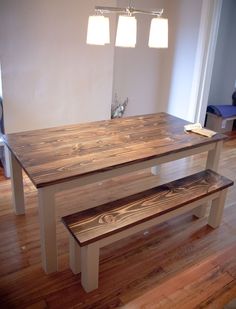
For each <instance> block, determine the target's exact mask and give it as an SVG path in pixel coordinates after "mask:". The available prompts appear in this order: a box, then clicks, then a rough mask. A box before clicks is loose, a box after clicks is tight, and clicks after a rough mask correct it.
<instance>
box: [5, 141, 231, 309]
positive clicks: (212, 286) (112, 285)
mask: <svg viewBox="0 0 236 309" xmlns="http://www.w3.org/2000/svg"><path fill="white" fill-rule="evenodd" d="M205 159H206V156H205V155H204V154H203V155H197V156H194V157H190V158H186V159H182V160H178V161H175V162H171V163H168V164H164V165H163V166H161V167H160V173H159V175H158V176H153V175H151V174H150V171H149V170H145V171H140V172H139V173H136V174H129V175H126V176H123V177H117V178H115V179H110V180H108V181H104V182H101V183H97V184H94V185H87V186H85V187H83V188H79V189H77V190H70V191H69V190H68V191H67V192H64V193H60V194H58V196H57V203H58V204H59V207H58V209H59V211H58V214H57V215H58V224H57V235H58V253H59V268H60V271H59V272H58V273H55V274H51V275H45V274H44V272H43V270H42V269H41V265H40V248H39V225H38V210H37V205H36V202H37V196H36V191H35V189H34V187H33V186H32V185H31V182H30V181H29V179H28V178H27V177H26V176H25V178H24V184H25V196H26V215H23V216H15V214H14V213H13V211H12V209H11V188H10V181H9V180H6V179H5V178H4V176H3V173H2V171H1V172H0V235H1V237H0V308H31V309H33V308H115V307H118V306H120V307H122V306H124V308H128V309H130V308H148V309H149V308H167V309H168V308H177V309H182V308H186V309H191V308H212V309H220V308H223V307H224V304H226V303H227V302H229V301H230V300H232V299H233V298H236V224H235V222H236V185H234V186H233V187H231V188H230V189H229V194H228V197H227V202H226V204H227V207H226V209H225V213H224V218H223V222H222V224H221V226H220V227H219V228H218V229H216V230H213V229H212V228H210V227H208V226H207V225H206V222H207V221H206V218H203V219H195V218H193V217H192V215H191V214H190V213H189V214H185V215H182V216H180V217H178V218H175V219H172V220H169V221H168V222H166V223H163V224H160V225H158V226H157V227H155V228H152V229H150V230H148V231H146V232H145V233H139V234H136V235H134V236H132V237H129V238H128V239H127V240H125V241H124V240H122V241H119V242H117V243H115V244H112V245H110V246H107V247H105V248H104V249H102V250H101V264H100V278H99V284H100V286H99V289H98V290H96V291H93V292H91V293H89V294H86V293H85V292H84V291H83V290H82V288H81V285H80V275H76V276H75V275H73V274H72V272H71V271H70V270H69V268H68V237H67V232H66V230H65V228H64V226H63V225H62V223H61V222H60V217H61V216H64V215H67V214H70V213H72V212H75V211H76V210H78V204H79V205H80V206H81V207H82V208H83V207H85V206H86V204H87V203H88V202H89V203H90V204H92V205H97V204H100V203H105V202H109V201H111V200H114V199H116V198H118V197H124V196H127V195H129V194H133V193H137V192H139V191H141V190H143V189H148V188H151V187H153V186H156V185H157V184H160V183H165V182H167V181H171V180H174V179H177V178H180V177H183V176H185V175H189V174H191V173H194V172H197V171H199V170H201V169H203V168H204V164H205ZM219 173H221V174H223V175H224V176H226V177H229V178H231V179H232V180H234V181H235V182H236V139H235V136H233V137H231V138H230V139H229V140H228V141H227V142H226V143H225V145H224V150H223V153H222V156H221V161H220V169H219ZM91 192H92V194H91Z"/></svg>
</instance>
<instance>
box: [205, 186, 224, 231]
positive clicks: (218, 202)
mask: <svg viewBox="0 0 236 309" xmlns="http://www.w3.org/2000/svg"><path fill="white" fill-rule="evenodd" d="M226 193H227V189H226V190H223V191H222V192H221V193H220V196H219V197H218V198H217V199H215V200H213V201H212V205H211V210H210V214H209V218H208V225H210V226H211V227H213V228H214V229H215V228H217V227H218V226H219V225H220V223H221V219H222V215H223V211H224V206H225V199H226Z"/></svg>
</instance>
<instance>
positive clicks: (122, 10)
mask: <svg viewBox="0 0 236 309" xmlns="http://www.w3.org/2000/svg"><path fill="white" fill-rule="evenodd" d="M95 12H97V13H101V14H107V13H118V14H122V13H124V14H125V13H126V14H129V15H133V14H146V15H152V16H157V17H161V15H162V14H163V12H164V9H158V10H155V11H145V10H139V9H135V8H134V7H131V6H128V7H127V8H116V7H109V6H95Z"/></svg>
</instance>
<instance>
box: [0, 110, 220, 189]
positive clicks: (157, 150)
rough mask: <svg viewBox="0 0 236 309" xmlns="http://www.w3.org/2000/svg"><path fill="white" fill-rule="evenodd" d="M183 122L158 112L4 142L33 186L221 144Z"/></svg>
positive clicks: (25, 134)
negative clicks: (186, 126) (185, 129)
mask: <svg viewBox="0 0 236 309" xmlns="http://www.w3.org/2000/svg"><path fill="white" fill-rule="evenodd" d="M185 124H187V122H186V121H184V120H182V119H179V118H176V117H174V116H171V115H168V114H165V113H158V114H151V115H144V116H135V117H128V118H122V119H112V120H106V121H98V122H91V123H85V124H77V125H70V126H63V127H57V128H50V129H42V130H34V131H27V132H22V133H13V134H8V135H6V136H5V141H6V143H7V145H8V147H9V148H10V149H11V151H12V152H13V153H14V155H15V156H16V157H17V159H18V161H19V162H20V164H21V166H22V167H23V169H24V170H25V171H26V173H27V175H28V176H29V177H30V179H31V180H32V182H33V183H34V184H35V186H36V187H42V186H45V185H50V184H53V183H57V182H58V181H61V180H68V179H73V178H75V177H79V176H82V175H86V174H91V173H93V172H97V171H104V170H108V169H110V168H111V167H117V166H119V167H120V166H122V165H124V166H125V165H127V164H131V163H135V162H142V161H144V160H147V159H152V158H157V157H160V156H162V155H164V154H167V153H176V152H178V151H181V150H183V149H191V148H194V147H195V146H197V145H204V144H209V143H212V142H214V141H216V140H222V139H224V138H225V136H224V135H221V134H217V135H215V136H214V137H212V138H208V137H204V136H200V135H197V134H191V133H190V134H186V133H185V132H184V125H185Z"/></svg>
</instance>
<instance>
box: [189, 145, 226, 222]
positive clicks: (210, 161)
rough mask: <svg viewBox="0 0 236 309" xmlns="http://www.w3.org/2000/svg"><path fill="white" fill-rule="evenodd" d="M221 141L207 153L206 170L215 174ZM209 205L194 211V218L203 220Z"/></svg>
mask: <svg viewBox="0 0 236 309" xmlns="http://www.w3.org/2000/svg"><path fill="white" fill-rule="evenodd" d="M222 145H223V141H219V142H217V143H216V146H215V148H214V149H212V150H210V151H208V156H207V162H206V169H211V170H213V171H215V172H217V170H218V166H219V161H220V153H221V149H222ZM208 206H209V204H206V205H202V206H200V207H198V208H196V209H195V210H194V213H193V214H194V216H196V217H197V218H203V217H205V215H206V210H207V207H208Z"/></svg>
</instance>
